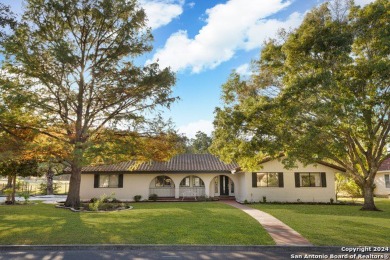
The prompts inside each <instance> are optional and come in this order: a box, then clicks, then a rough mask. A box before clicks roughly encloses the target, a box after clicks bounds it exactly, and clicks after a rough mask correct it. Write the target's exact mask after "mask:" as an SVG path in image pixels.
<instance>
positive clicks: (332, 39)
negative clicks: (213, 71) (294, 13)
mask: <svg viewBox="0 0 390 260" xmlns="http://www.w3.org/2000/svg"><path fill="white" fill-rule="evenodd" d="M340 3H341V1H336V2H333V3H326V4H323V5H321V6H320V7H318V8H315V9H314V10H312V11H311V12H310V13H308V14H307V15H306V17H305V18H304V20H303V22H302V24H301V25H300V26H299V28H297V29H296V30H294V31H292V32H290V33H286V32H285V33H284V34H282V36H283V37H281V38H280V39H273V40H270V41H268V42H267V43H266V44H265V46H264V48H263V50H262V52H261V57H260V59H259V60H258V61H257V62H256V65H257V66H256V68H257V70H255V73H254V75H253V76H252V77H251V78H250V79H247V80H243V79H242V78H240V76H239V75H237V74H233V75H232V76H231V78H230V79H229V80H228V82H227V83H226V84H225V85H224V86H223V99H224V101H225V107H223V108H218V109H217V110H216V118H215V122H214V124H215V128H216V130H215V132H214V141H213V144H212V151H213V152H214V153H217V154H219V155H220V156H222V158H224V159H225V160H233V159H234V160H237V161H238V162H239V163H240V164H241V165H243V166H244V167H246V168H256V167H258V163H259V161H261V159H262V158H264V157H266V156H272V157H277V156H280V155H281V154H284V155H285V157H284V162H285V163H286V165H287V166H293V165H294V162H295V161H297V160H299V161H302V162H303V163H313V162H318V161H320V160H324V161H328V162H332V163H334V164H337V165H339V166H341V167H343V168H345V169H346V171H347V174H349V175H350V176H352V177H353V179H354V180H355V181H356V183H357V184H358V185H359V186H360V187H361V188H362V190H363V194H364V205H363V208H362V209H365V210H376V207H375V204H374V199H373V190H374V187H375V186H374V179H375V176H376V173H377V171H378V168H379V166H380V165H381V163H382V162H383V161H384V160H386V159H387V158H390V153H389V150H388V149H389V143H390V137H389V131H390V60H389V57H390V41H389V39H390V16H389V13H390V2H389V1H387V0H377V1H375V2H373V3H371V4H369V5H367V6H365V7H363V8H360V7H357V6H353V5H351V6H350V7H349V8H348V9H342V8H341V7H342V5H340Z"/></svg>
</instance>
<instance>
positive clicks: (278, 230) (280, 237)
mask: <svg viewBox="0 0 390 260" xmlns="http://www.w3.org/2000/svg"><path fill="white" fill-rule="evenodd" d="M221 202H223V203H225V204H227V205H230V206H232V207H235V208H238V209H241V210H242V211H244V212H245V213H246V214H248V215H249V216H251V217H252V218H254V219H256V220H257V221H258V222H259V223H260V224H261V225H262V226H263V227H264V229H265V230H266V231H267V232H268V233H269V234H270V235H271V237H272V239H273V240H274V241H275V243H276V245H279V246H311V245H312V244H311V243H310V242H309V241H308V240H307V239H306V238H304V237H303V236H302V235H301V234H299V233H298V232H297V231H295V230H294V229H292V228H290V227H289V226H287V225H286V224H284V223H283V222H282V221H280V220H279V219H277V218H275V217H273V216H271V215H270V214H268V213H265V212H263V211H261V210H258V209H254V208H251V207H248V206H245V205H242V204H240V203H237V202H236V201H232V200H230V201H229V200H227V201H221Z"/></svg>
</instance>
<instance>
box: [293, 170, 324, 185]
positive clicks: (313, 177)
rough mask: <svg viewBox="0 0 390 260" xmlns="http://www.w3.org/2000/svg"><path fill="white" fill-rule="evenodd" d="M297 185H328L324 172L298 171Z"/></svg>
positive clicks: (296, 174) (296, 175) (296, 176)
mask: <svg viewBox="0 0 390 260" xmlns="http://www.w3.org/2000/svg"><path fill="white" fill-rule="evenodd" d="M295 187H326V174H325V173H324V172H296V173H295Z"/></svg>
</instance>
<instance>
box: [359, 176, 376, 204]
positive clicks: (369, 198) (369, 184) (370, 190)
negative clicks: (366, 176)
mask: <svg viewBox="0 0 390 260" xmlns="http://www.w3.org/2000/svg"><path fill="white" fill-rule="evenodd" d="M363 196H364V204H363V207H362V208H361V210H373V211H375V210H378V209H377V207H376V206H375V202H374V186H373V181H369V180H366V181H365V183H364V186H363Z"/></svg>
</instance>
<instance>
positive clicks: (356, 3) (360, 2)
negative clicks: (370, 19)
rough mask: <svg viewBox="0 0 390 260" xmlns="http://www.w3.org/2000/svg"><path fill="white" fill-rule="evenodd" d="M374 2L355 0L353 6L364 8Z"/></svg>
mask: <svg viewBox="0 0 390 260" xmlns="http://www.w3.org/2000/svg"><path fill="white" fill-rule="evenodd" d="M374 1H375V0H355V5H360V6H365V5H368V4H370V3H372V2H374Z"/></svg>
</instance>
